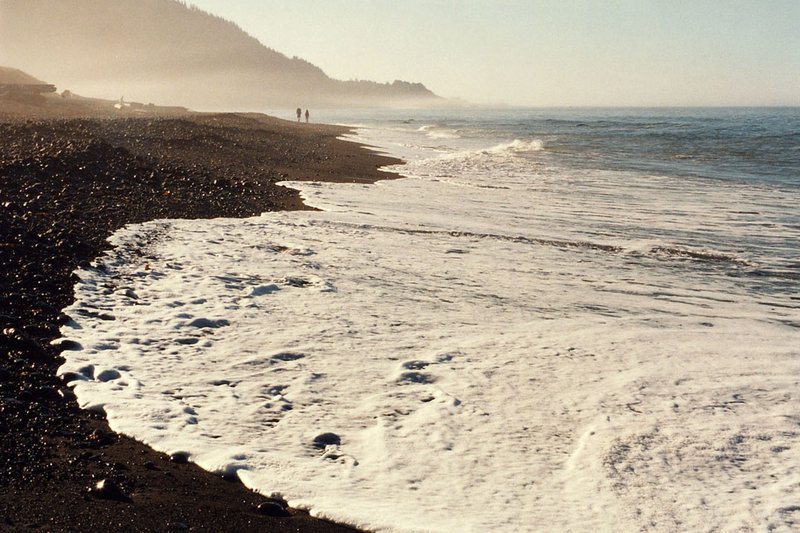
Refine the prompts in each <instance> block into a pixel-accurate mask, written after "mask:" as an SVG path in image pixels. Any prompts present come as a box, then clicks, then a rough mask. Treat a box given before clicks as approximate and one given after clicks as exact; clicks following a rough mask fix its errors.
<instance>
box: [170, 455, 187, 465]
mask: <svg viewBox="0 0 800 533" xmlns="http://www.w3.org/2000/svg"><path fill="white" fill-rule="evenodd" d="M169 460H170V462H173V463H176V464H179V465H183V464H186V463H188V462H189V454H188V453H185V452H177V453H173V454H172V455H170V456H169Z"/></svg>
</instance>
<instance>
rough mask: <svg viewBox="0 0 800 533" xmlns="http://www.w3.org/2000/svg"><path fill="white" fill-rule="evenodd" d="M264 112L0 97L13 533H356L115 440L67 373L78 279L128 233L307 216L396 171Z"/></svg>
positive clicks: (3, 418)
mask: <svg viewBox="0 0 800 533" xmlns="http://www.w3.org/2000/svg"><path fill="white" fill-rule="evenodd" d="M345 131H346V130H344V129H343V128H337V127H331V126H321V125H313V124H311V125H307V124H296V123H292V122H287V121H282V120H278V119H273V118H271V117H266V116H263V115H236V114H224V115H222V114H193V113H189V112H181V111H175V110H171V111H170V112H169V113H158V112H157V111H151V112H148V113H139V114H136V113H132V112H121V113H119V114H115V113H114V110H113V109H108V110H105V109H98V108H97V107H92V108H90V107H87V108H85V109H84V108H82V107H81V106H79V105H72V106H64V105H54V104H45V105H22V104H15V103H10V102H0V217H2V221H1V222H0V265H1V267H0V272H2V275H1V276H0V450H1V451H0V530H2V531H6V530H8V531H27V530H34V531H182V530H187V531H195V530H205V531H276V532H277V531H345V530H350V529H349V528H345V527H341V526H337V525H335V524H331V523H329V522H324V521H320V520H316V519H314V518H311V517H309V516H308V515H307V514H305V513H302V512H298V511H295V510H292V509H287V508H285V504H284V502H281V501H273V500H269V499H267V498H265V497H263V496H261V495H258V494H255V493H252V492H250V491H248V490H247V489H245V488H244V486H243V485H241V484H240V483H239V482H238V481H231V480H225V479H223V478H221V477H219V476H216V475H213V474H211V473H208V472H206V471H203V470H201V469H200V468H197V467H196V466H194V465H192V464H188V463H187V462H186V460H185V458H183V457H180V456H178V457H168V456H165V455H164V454H160V453H156V452H154V451H153V450H151V449H150V448H148V447H147V446H145V445H143V444H141V443H139V442H136V441H134V440H132V439H130V438H127V437H124V436H120V435H117V434H115V433H113V432H112V431H110V430H109V428H108V425H107V423H106V421H105V418H104V415H103V413H101V412H91V411H84V410H81V409H80V408H79V407H78V405H77V403H76V400H75V396H74V394H73V393H72V392H71V391H70V389H69V388H68V387H66V386H65V384H64V383H63V382H62V381H61V380H59V379H58V378H57V377H56V369H57V368H58V367H59V366H60V364H61V363H62V362H63V359H62V358H61V357H60V353H61V352H62V351H63V350H64V349H68V348H69V346H68V343H59V342H58V340H57V339H58V337H59V335H60V334H59V328H60V326H61V325H63V324H65V323H66V322H67V321H69V317H68V316H66V315H65V314H63V313H62V309H63V308H64V307H66V306H67V305H69V304H70V303H71V302H72V300H73V285H74V282H75V280H76V278H75V275H74V274H73V272H74V270H75V269H76V268H77V267H79V266H82V265H87V264H88V263H89V262H90V261H92V259H94V258H95V257H96V256H98V255H99V254H100V253H101V251H102V250H104V249H105V248H107V247H108V243H107V242H106V238H107V237H108V236H109V235H110V234H111V233H112V232H114V231H115V230H116V229H118V228H120V227H122V226H124V225H125V224H129V223H136V222H143V221H147V220H152V219H158V218H167V217H169V218H211V217H246V216H252V215H256V214H258V213H261V212H264V211H273V210H286V209H303V208H305V206H303V204H302V202H301V200H300V198H299V196H298V195H297V193H296V191H291V190H288V189H285V188H283V187H279V186H277V185H276V182H279V181H283V180H309V179H310V180H335V181H361V182H370V181H374V180H376V179H380V178H381V177H387V174H385V173H381V172H379V171H378V170H377V169H378V167H380V166H383V165H386V164H391V163H394V162H396V161H395V160H393V159H390V158H387V157H382V156H379V155H376V154H373V153H370V152H368V151H367V150H364V149H363V148H361V147H360V146H358V145H357V144H354V143H348V142H344V141H341V140H338V139H337V138H336V137H337V136H338V135H341V134H342V133H344V132H345Z"/></svg>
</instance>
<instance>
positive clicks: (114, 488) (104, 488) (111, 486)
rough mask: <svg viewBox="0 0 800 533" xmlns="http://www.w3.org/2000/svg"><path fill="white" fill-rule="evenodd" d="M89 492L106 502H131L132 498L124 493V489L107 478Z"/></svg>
mask: <svg viewBox="0 0 800 533" xmlns="http://www.w3.org/2000/svg"><path fill="white" fill-rule="evenodd" d="M89 492H90V493H91V494H93V495H94V496H96V497H98V498H102V499H104V500H114V501H118V502H131V501H132V500H131V498H130V497H129V496H128V495H127V494H125V493H124V492H122V489H121V488H120V487H119V485H117V484H116V483H114V482H113V481H112V480H110V479H108V478H105V479H102V480H100V481H98V482H97V484H96V485H94V486H93V487H92V488H91V489H89Z"/></svg>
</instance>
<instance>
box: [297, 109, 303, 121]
mask: <svg viewBox="0 0 800 533" xmlns="http://www.w3.org/2000/svg"><path fill="white" fill-rule="evenodd" d="M302 114H303V110H302V109H300V108H299V107H298V108H297V122H300V115H302Z"/></svg>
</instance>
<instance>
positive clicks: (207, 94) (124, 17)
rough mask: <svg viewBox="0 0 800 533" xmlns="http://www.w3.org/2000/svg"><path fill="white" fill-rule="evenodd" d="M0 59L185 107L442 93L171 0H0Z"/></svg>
mask: <svg viewBox="0 0 800 533" xmlns="http://www.w3.org/2000/svg"><path fill="white" fill-rule="evenodd" d="M333 45H335V43H334V44H332V46H333ZM0 64H6V65H14V66H15V67H19V68H21V69H23V70H25V71H28V72H31V73H33V74H35V75H37V76H40V77H43V78H46V79H48V80H52V81H53V82H54V83H57V84H58V85H59V88H60V89H71V90H73V91H76V92H82V93H86V94H91V95H93V96H102V97H108V98H118V97H120V96H125V98H126V99H138V100H143V101H154V102H158V103H165V104H179V105H187V106H189V107H194V108H214V109H219V108H230V109H267V108H270V107H277V106H289V107H296V106H303V107H308V106H313V107H323V106H332V107H337V106H402V105H422V106H425V105H435V104H436V103H437V102H440V101H441V99H440V98H439V97H437V96H436V95H434V94H433V93H432V92H431V91H429V90H428V89H427V88H425V86H423V85H422V84H419V83H408V82H402V81H395V82H394V83H391V84H380V83H375V82H369V81H339V80H334V79H331V78H329V77H328V76H327V75H326V74H325V73H324V72H323V71H322V70H321V69H319V68H318V67H316V66H314V65H312V64H311V63H309V62H307V61H305V60H303V59H299V58H296V57H295V58H288V57H286V56H285V55H283V54H281V53H279V52H277V51H275V50H272V49H270V48H267V47H266V46H264V45H263V44H261V43H260V42H259V41H258V40H256V39H255V38H253V37H251V36H250V35H248V34H247V33H245V32H244V31H243V30H242V29H241V28H239V27H238V26H237V25H236V24H234V23H232V22H230V21H227V20H224V19H222V18H220V17H216V16H214V15H211V14H209V13H206V12H204V11H201V10H199V9H197V8H195V7H193V6H187V4H186V3H185V2H179V1H176V0H0Z"/></svg>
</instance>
